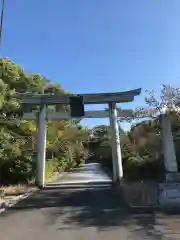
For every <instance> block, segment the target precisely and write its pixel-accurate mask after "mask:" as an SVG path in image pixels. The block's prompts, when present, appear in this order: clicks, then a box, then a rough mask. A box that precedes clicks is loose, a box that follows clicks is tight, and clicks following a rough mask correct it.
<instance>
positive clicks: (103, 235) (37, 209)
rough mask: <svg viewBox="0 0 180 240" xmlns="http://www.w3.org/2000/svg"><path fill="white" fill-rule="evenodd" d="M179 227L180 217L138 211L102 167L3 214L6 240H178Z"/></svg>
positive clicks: (1, 236) (1, 239)
mask: <svg viewBox="0 0 180 240" xmlns="http://www.w3.org/2000/svg"><path fill="white" fill-rule="evenodd" d="M60 183H61V184H60ZM178 228H180V220H179V216H170V215H169V216H168V217H167V216H164V215H162V214H155V213H153V212H151V213H148V214H140V213H138V214H137V213H132V212H131V210H130V209H128V207H127V206H126V204H125V202H124V201H123V199H122V197H121V195H120V194H119V193H118V192H117V190H116V189H115V188H114V187H112V186H111V180H110V178H109V177H108V175H106V174H105V173H104V172H103V171H102V170H101V169H100V167H99V165H97V164H94V165H92V164H91V165H85V166H84V167H83V168H82V169H79V170H74V171H73V172H71V173H69V174H68V175H66V176H64V178H63V179H61V180H59V181H57V182H56V183H54V184H51V185H49V186H48V187H47V188H46V189H44V190H42V191H40V192H38V193H36V194H35V195H34V196H31V197H29V198H28V199H26V200H24V201H22V202H20V203H19V204H17V205H16V206H14V207H13V208H11V209H9V210H7V211H6V212H4V213H3V214H1V215H0V240H24V239H26V240H32V239H34V240H36V239H38V240H57V239H62V240H63V239H64V240H92V239H94V240H96V239H97V240H110V239H111V240H118V239H120V240H128V239H129V240H130V239H134V240H141V239H143V240H145V239H152V240H153V239H154V240H160V239H165V240H166V239H169V240H173V239H180V237H177V236H178V235H176V236H175V235H174V236H173V234H178ZM179 236H180V235H179Z"/></svg>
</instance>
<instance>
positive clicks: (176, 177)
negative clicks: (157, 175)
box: [166, 172, 180, 182]
mask: <svg viewBox="0 0 180 240" xmlns="http://www.w3.org/2000/svg"><path fill="white" fill-rule="evenodd" d="M166 181H167V182H180V172H173V173H172V172H171V173H166Z"/></svg>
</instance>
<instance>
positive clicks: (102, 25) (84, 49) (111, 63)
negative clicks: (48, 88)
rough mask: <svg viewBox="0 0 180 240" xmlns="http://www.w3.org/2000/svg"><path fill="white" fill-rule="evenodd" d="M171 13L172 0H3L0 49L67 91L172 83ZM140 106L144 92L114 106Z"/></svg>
mask: <svg viewBox="0 0 180 240" xmlns="http://www.w3.org/2000/svg"><path fill="white" fill-rule="evenodd" d="M179 12H180V1H179V0H53V1H49V0H46V1H44V0H38V1H37V0H31V1H24V0H16V1H11V0H6V4H5V18H4V31H3V42H2V49H1V55H2V56H3V57H9V58H11V59H13V60H14V61H16V62H17V63H19V64H21V65H22V66H23V67H24V69H25V70H27V71H31V72H35V73H39V74H42V75H44V76H46V77H47V78H49V79H52V80H53V81H54V82H58V83H60V84H62V86H63V87H64V88H65V89H66V90H69V91H72V92H75V93H97V92H113V91H125V90H129V89H133V88H139V87H142V89H143V91H144V90H146V89H153V88H154V89H157V90H158V89H160V84H163V83H171V84H173V85H178V83H179V79H180V14H179ZM143 105H144V93H142V95H141V96H140V97H137V98H136V100H135V101H134V102H133V103H130V104H122V107H124V108H126V107H128V108H131V107H132V108H134V107H136V106H143ZM103 107H104V106H94V105H93V106H91V107H88V109H92V108H93V109H103ZM84 122H85V123H87V124H88V125H94V124H96V123H107V122H108V120H103V121H102V120H98V119H94V120H90V119H89V120H85V121H84ZM124 126H125V127H127V125H126V124H125V125H124Z"/></svg>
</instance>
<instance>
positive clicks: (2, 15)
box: [0, 0, 5, 48]
mask: <svg viewBox="0 0 180 240" xmlns="http://www.w3.org/2000/svg"><path fill="white" fill-rule="evenodd" d="M4 2H5V0H2V4H1V6H2V7H1V22H0V48H1V45H2V30H3V20H4Z"/></svg>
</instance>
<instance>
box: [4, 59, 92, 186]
mask: <svg viewBox="0 0 180 240" xmlns="http://www.w3.org/2000/svg"><path fill="white" fill-rule="evenodd" d="M42 92H45V93H48V94H66V91H64V90H63V89H62V87H61V86H60V85H57V84H56V85H54V84H52V83H51V81H50V80H48V79H46V78H45V77H43V76H40V75H38V74H32V73H27V72H25V71H24V70H23V68H22V67H21V66H19V65H17V64H16V63H14V62H13V61H11V60H10V59H6V58H5V59H0V104H1V108H0V177H1V179H0V183H1V184H3V183H15V182H28V181H32V180H33V179H34V178H35V169H36V168H35V164H36V123H35V121H25V120H22V118H21V116H22V114H23V106H22V105H21V104H20V102H19V99H18V98H15V97H14V93H42ZM29 107H30V109H31V108H32V106H29ZM57 108H58V110H61V111H62V110H64V111H69V108H68V107H67V106H64V105H59V106H51V107H50V109H51V110H52V111H56V110H57ZM36 109H37V108H36ZM86 139H87V133H86V132H85V131H84V129H81V128H79V125H78V124H76V123H75V124H74V126H73V127H72V126H70V125H69V122H68V121H48V122H47V158H46V175H47V177H51V176H52V175H53V172H54V171H62V170H64V169H68V168H71V167H73V166H76V165H79V164H80V163H81V162H82V161H84V157H85V147H84V142H85V141H86Z"/></svg>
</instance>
